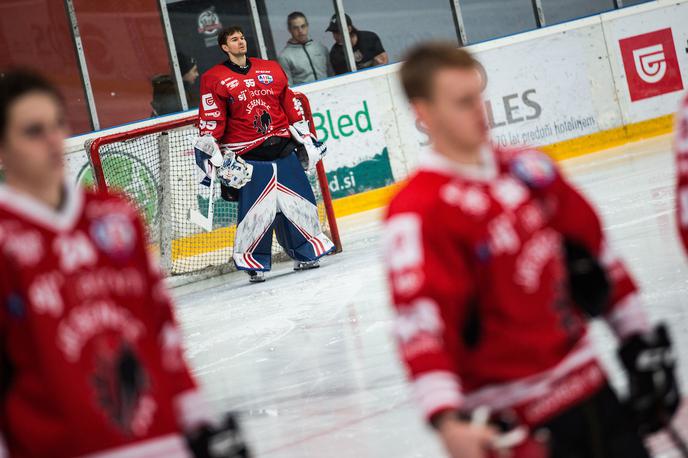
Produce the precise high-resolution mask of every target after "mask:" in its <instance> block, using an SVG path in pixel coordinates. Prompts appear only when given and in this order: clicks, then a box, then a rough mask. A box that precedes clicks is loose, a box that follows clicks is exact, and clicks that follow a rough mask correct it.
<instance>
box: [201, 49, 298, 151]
mask: <svg viewBox="0 0 688 458" xmlns="http://www.w3.org/2000/svg"><path fill="white" fill-rule="evenodd" d="M249 61H250V63H251V67H250V69H249V71H248V73H247V74H246V75H242V74H241V73H237V72H235V71H233V70H232V69H230V68H229V67H228V66H227V65H225V64H218V65H215V66H214V67H213V68H211V69H210V70H208V71H207V72H205V73H204V74H203V76H201V104H200V107H199V108H198V118H199V129H200V131H201V135H205V134H210V135H212V136H213V137H215V138H216V139H217V140H218V142H219V143H220V146H221V147H224V148H229V149H230V150H232V151H234V152H236V153H237V154H242V153H244V152H246V151H249V150H251V149H253V148H255V147H256V146H258V145H260V144H261V143H262V142H263V141H265V140H266V139H267V138H268V137H272V136H280V137H289V136H290V134H289V131H288V130H287V129H288V127H289V125H290V124H293V123H295V122H297V121H300V120H302V119H303V110H302V108H301V104H300V103H299V102H298V101H297V100H296V99H295V98H294V95H293V93H292V92H291V90H290V89H289V87H288V85H287V84H288V80H287V76H286V75H285V74H284V71H283V70H282V67H280V65H279V63H277V62H274V61H271V60H262V59H256V58H253V57H251V58H249Z"/></svg>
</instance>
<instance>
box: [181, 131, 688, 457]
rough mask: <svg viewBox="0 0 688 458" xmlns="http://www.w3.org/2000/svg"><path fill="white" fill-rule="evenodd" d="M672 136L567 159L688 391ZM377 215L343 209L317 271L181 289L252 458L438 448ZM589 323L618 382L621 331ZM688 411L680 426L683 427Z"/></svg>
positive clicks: (193, 346)
mask: <svg viewBox="0 0 688 458" xmlns="http://www.w3.org/2000/svg"><path fill="white" fill-rule="evenodd" d="M670 145H671V143H670V138H669V137H668V136H665V137H659V138H656V139H653V140H649V141H644V142H639V143H635V144H631V145H628V146H625V147H621V148H616V149H614V150H609V151H605V152H602V153H598V154H594V155H589V156H584V157H582V158H578V159H573V160H569V161H567V162H565V163H564V164H563V168H564V169H565V171H566V174H567V175H568V176H569V177H570V179H571V180H572V181H573V182H575V183H577V184H578V185H579V186H580V187H581V188H582V189H583V190H584V192H585V194H586V195H587V196H588V197H589V198H590V199H591V200H592V201H593V202H594V203H595V204H596V206H597V207H598V209H599V210H600V211H601V214H602V215H603V219H604V222H605V226H606V228H607V230H608V233H609V234H610V238H611V240H612V244H613V246H614V248H616V250H617V252H619V253H620V254H621V255H622V256H623V257H624V258H625V260H626V261H627V263H628V264H629V266H630V268H631V270H632V272H633V273H634V274H635V276H636V278H637V280H638V282H639V284H640V286H641V288H642V292H643V298H644V301H645V305H646V307H647V310H648V311H649V314H650V316H651V318H652V320H653V321H657V320H666V321H668V322H669V324H670V327H671V330H672V332H673V336H674V340H675V347H676V348H677V349H678V351H679V358H680V359H681V363H680V375H681V378H682V382H683V387H684V392H688V383H686V382H688V295H687V294H686V292H687V290H688V261H687V260H686V258H685V257H684V254H683V252H682V249H681V247H680V246H679V243H678V239H677V234H676V230H675V227H674V215H673V212H674V167H673V164H674V163H673V159H674V158H673V155H672V153H671V148H670ZM379 216H380V212H379V211H373V212H367V213H364V214H359V215H355V216H351V217H347V218H342V219H340V220H339V225H340V231H341V232H342V236H343V237H342V238H343V245H344V252H343V253H341V254H338V255H336V256H331V257H328V259H325V260H324V261H323V266H322V267H321V268H320V269H317V270H313V271H309V272H301V273H295V272H292V271H291V265H290V264H289V265H287V264H284V265H280V266H278V267H277V268H276V269H275V270H274V271H273V272H272V273H269V274H268V275H267V278H268V280H267V282H265V283H263V284H259V285H252V284H248V283H247V276H246V275H245V274H243V273H233V274H229V275H226V276H223V277H218V278H213V279H210V280H206V281H203V282H199V283H195V284H192V285H187V286H184V287H180V288H177V289H176V290H175V291H174V294H175V296H176V298H177V306H178V318H179V320H180V322H181V325H182V327H183V330H184V333H185V337H186V347H187V355H188V358H189V360H190V363H191V365H192V366H193V368H194V372H195V374H196V376H197V377H198V379H199V380H200V382H201V383H202V384H203V385H204V387H205V391H206V393H207V395H208V397H209V399H210V400H211V401H212V403H213V408H214V409H215V410H216V411H218V412H220V411H224V410H233V411H237V412H239V413H240V414H241V420H242V424H243V425H244V428H245V430H246V433H247V435H248V438H249V441H250V443H251V446H252V449H253V451H254V452H255V454H256V455H257V456H259V457H263V456H265V457H293V458H296V457H298V458H305V457H351V458H364V457H438V456H443V454H442V449H441V447H440V445H439V443H438V442H437V440H436V438H435V437H434V435H433V434H432V432H430V431H429V430H428V429H427V428H426V427H425V425H424V424H423V422H422V421H421V419H420V417H419V414H418V412H417V410H416V409H415V406H414V404H413V402H412V400H411V399H410V397H409V390H408V387H407V385H406V381H405V376H404V371H403V368H402V367H401V366H400V364H399V362H398V358H397V354H396V348H395V346H394V343H393V341H392V338H391V335H390V330H391V324H392V322H391V314H390V308H389V304H388V297H387V290H386V285H385V279H384V276H383V271H382V265H381V258H380V254H379V248H378V240H379V237H380V224H379ZM593 333H594V336H595V341H596V343H597V344H598V347H599V352H600V356H601V358H602V360H603V361H604V362H605V364H606V365H607V366H608V368H609V372H610V375H611V378H612V382H613V383H614V384H615V386H616V387H618V388H619V389H621V390H623V388H624V387H623V378H622V377H621V376H620V373H619V370H618V366H616V365H615V360H614V354H615V353H614V351H615V342H614V340H613V339H612V338H611V337H610V335H609V334H608V333H607V332H606V329H605V328H604V326H603V325H601V324H597V325H595V326H594V328H593ZM685 410H686V409H684V413H685V415H681V418H679V419H678V420H677V425H678V427H679V429H680V430H681V431H682V433H683V434H684V436H685V437H686V438H687V439H688V412H686V411H685ZM683 417H686V420H683ZM684 424H685V425H686V427H684ZM652 446H653V449H654V450H655V455H656V456H662V457H673V456H679V455H678V454H677V453H675V452H673V451H672V449H671V445H670V443H669V442H668V440H667V439H666V437H665V436H664V435H663V434H660V435H658V436H657V437H656V438H654V439H653V440H652Z"/></svg>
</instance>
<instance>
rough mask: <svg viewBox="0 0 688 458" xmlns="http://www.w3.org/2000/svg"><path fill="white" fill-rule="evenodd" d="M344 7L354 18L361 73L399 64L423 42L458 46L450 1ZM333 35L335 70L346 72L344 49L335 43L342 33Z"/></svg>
mask: <svg viewBox="0 0 688 458" xmlns="http://www.w3.org/2000/svg"><path fill="white" fill-rule="evenodd" d="M344 8H345V9H346V13H347V14H348V15H349V17H350V18H351V27H352V29H351V31H352V34H351V36H352V44H353V46H354V57H355V59H356V66H357V68H358V69H359V70H365V69H367V68H371V67H375V66H378V65H383V64H386V63H394V62H399V61H401V60H402V59H403V57H404V54H405V53H406V52H407V51H408V49H409V48H410V47H412V46H413V45H414V44H416V43H418V42H421V41H426V40H432V39H435V40H445V41H452V42H454V43H456V44H457V45H458V39H457V33H456V28H455V27H454V20H453V15H452V10H451V6H450V3H449V2H448V1H447V0H424V1H422V2H421V1H417V0H380V1H376V2H371V1H370V0H346V1H345V2H344ZM331 13H334V11H332V12H331ZM335 30H336V29H335ZM329 35H330V37H329V40H327V42H328V46H331V47H333V48H334V49H333V50H332V51H331V56H330V57H331V59H330V60H331V63H332V66H333V68H334V71H335V73H336V74H340V73H345V72H346V65H345V64H344V62H345V60H344V52H343V46H340V45H338V44H336V43H335V40H337V39H338V38H337V35H338V32H334V33H333V32H330V33H329Z"/></svg>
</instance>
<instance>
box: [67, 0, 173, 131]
mask: <svg viewBox="0 0 688 458" xmlns="http://www.w3.org/2000/svg"><path fill="white" fill-rule="evenodd" d="M74 9H75V11H76V16H77V21H78V23H79V30H80V32H81V39H82V41H83V45H84V53H85V55H86V62H87V65H88V71H89V74H90V77H91V85H92V87H93V95H94V98H95V102H96V109H97V110H98V118H99V120H100V127H101V128H106V127H112V126H115V125H118V124H125V123H128V122H132V121H136V120H140V119H145V118H148V117H150V116H152V115H153V106H152V104H151V102H152V100H153V82H154V80H155V78H156V77H157V76H158V75H165V74H167V75H169V74H170V61H169V59H168V51H167V44H166V41H165V37H164V33H163V28H162V22H161V20H160V11H159V6H158V2H157V0H129V1H127V2H125V3H123V2H121V1H119V0H99V1H97V2H94V1H91V0H74ZM175 95H176V94H175Z"/></svg>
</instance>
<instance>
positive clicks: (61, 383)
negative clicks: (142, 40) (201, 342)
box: [0, 71, 247, 457]
mask: <svg viewBox="0 0 688 458" xmlns="http://www.w3.org/2000/svg"><path fill="white" fill-rule="evenodd" d="M63 109H64V104H63V102H62V98H61V96H60V94H59V93H58V91H57V90H56V89H55V87H53V86H52V85H51V84H50V83H48V82H47V81H46V80H44V79H43V78H41V77H40V76H37V75H35V74H32V73H28V72H23V71H15V72H9V73H6V74H5V75H4V76H3V77H2V78H0V160H1V161H2V167H3V172H4V183H2V184H0V437H2V439H3V440H2V441H1V442H2V443H3V445H2V446H0V448H1V449H4V450H0V456H2V455H3V454H9V455H10V456H17V457H47V456H50V457H72V456H93V457H125V456H126V457H144V456H145V457H188V456H197V457H210V456H226V457H230V456H237V457H238V456H246V455H247V452H246V449H245V447H244V445H243V444H242V443H241V440H240V436H239V434H238V430H236V425H235V424H234V422H233V420H232V419H231V417H229V416H228V417H227V418H226V419H225V420H224V422H222V424H221V425H214V422H213V421H212V419H211V417H210V415H209V414H208V413H207V411H206V406H205V405H204V400H203V397H202V395H201V393H200V391H199V389H198V388H197V385H196V383H195V382H194V380H193V378H192V377H191V375H190V373H189V370H188V368H187V365H186V363H185V361H184V358H183V355H182V347H181V343H182V336H181V333H180V330H179V328H178V326H177V324H176V322H175V320H174V317H173V312H172V306H171V302H170V299H169V297H168V295H167V291H166V288H165V286H164V284H163V282H162V278H161V275H160V273H159V272H158V267H157V264H156V262H155V260H152V259H150V257H149V254H148V251H147V242H146V236H145V231H144V227H143V224H142V222H141V220H140V218H139V216H138V212H137V210H136V209H135V208H134V207H133V206H132V205H131V204H130V203H129V202H127V201H126V200H124V199H122V198H120V197H117V196H114V195H109V194H105V193H92V192H85V191H83V190H81V189H80V188H77V187H76V186H73V185H71V184H69V183H67V181H66V180H65V174H64V153H65V151H64V140H65V136H66V131H67V130H66V126H65V121H64V113H63ZM217 439H229V440H228V441H227V442H225V443H224V444H225V447H224V448H222V447H221V448H212V447H211V444H213V443H214V441H216V440H217Z"/></svg>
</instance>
